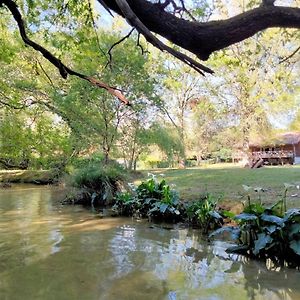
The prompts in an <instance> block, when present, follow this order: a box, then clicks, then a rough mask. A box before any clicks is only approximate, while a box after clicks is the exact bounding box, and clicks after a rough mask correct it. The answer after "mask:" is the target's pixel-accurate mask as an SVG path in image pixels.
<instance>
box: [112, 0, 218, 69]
mask: <svg viewBox="0 0 300 300" xmlns="http://www.w3.org/2000/svg"><path fill="white" fill-rule="evenodd" d="M116 3H117V5H118V7H119V8H120V10H121V12H122V14H123V16H124V17H125V18H126V20H127V21H128V22H129V23H130V24H131V25H132V26H133V27H135V28H136V29H137V30H138V32H140V33H142V34H143V35H144V37H145V38H146V40H147V41H148V42H149V43H151V44H152V45H154V46H155V47H157V48H158V49H160V50H161V51H167V52H169V53H170V54H172V55H173V56H175V57H176V58H178V59H179V60H181V61H182V62H184V63H185V64H187V65H189V66H190V67H192V68H193V69H195V70H196V71H197V72H199V73H200V74H202V75H204V73H203V72H202V71H204V72H207V73H210V74H212V73H213V71H212V70H211V69H209V68H207V67H205V66H203V65H202V64H200V63H199V62H197V61H196V60H194V59H192V58H191V57H189V56H187V55H185V54H184V53H181V52H179V51H177V50H175V49H173V48H171V47H169V46H167V45H165V44H164V43H163V42H161V41H160V40H159V39H158V38H156V37H155V36H154V35H153V34H152V33H151V31H150V30H149V29H148V28H147V27H146V26H145V25H144V24H143V23H142V22H141V21H140V19H139V18H138V17H137V16H136V15H135V13H134V12H133V11H132V9H131V7H130V6H129V5H128V3H127V1H126V0H116Z"/></svg>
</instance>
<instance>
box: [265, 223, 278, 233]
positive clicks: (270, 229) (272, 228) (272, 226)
mask: <svg viewBox="0 0 300 300" xmlns="http://www.w3.org/2000/svg"><path fill="white" fill-rule="evenodd" d="M277 228H280V227H278V226H276V225H270V226H266V227H264V230H265V231H267V233H269V234H272V233H274V232H275V231H276V229H277Z"/></svg>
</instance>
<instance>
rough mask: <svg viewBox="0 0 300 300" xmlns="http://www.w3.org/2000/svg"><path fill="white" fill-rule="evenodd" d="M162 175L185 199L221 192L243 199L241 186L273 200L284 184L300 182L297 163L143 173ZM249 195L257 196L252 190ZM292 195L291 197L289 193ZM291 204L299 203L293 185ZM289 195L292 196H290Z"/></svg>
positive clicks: (266, 199) (276, 198)
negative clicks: (257, 189) (262, 166)
mask: <svg viewBox="0 0 300 300" xmlns="http://www.w3.org/2000/svg"><path fill="white" fill-rule="evenodd" d="M148 172H149V173H153V174H156V175H158V176H159V174H161V173H163V174H165V176H164V178H165V179H166V180H167V182H168V183H170V184H172V183H173V184H175V185H176V187H175V189H177V190H178V191H179V192H180V197H181V198H182V199H185V200H193V199H197V197H199V195H201V194H203V193H207V192H208V193H212V194H213V195H216V196H218V195H221V196H222V198H223V199H225V200H234V201H236V200H243V199H245V196H246V192H245V191H244V189H243V187H242V185H243V184H244V185H248V186H253V187H262V188H264V189H265V192H263V193H262V196H261V197H262V200H263V202H265V203H273V202H275V201H276V200H278V199H279V198H280V197H281V195H282V194H283V191H284V183H290V184H292V183H293V184H300V166H299V165H298V166H280V167H278V166H276V167H275V166H274V167H264V168H261V169H247V168H241V167H240V166H237V165H233V164H217V165H208V166H205V167H200V168H189V169H178V170H176V169H159V170H150V171H146V172H144V174H145V176H147V173H148ZM251 194H252V198H253V199H257V197H258V195H257V193H255V192H252V193H251ZM292 195H293V196H292ZM288 196H289V197H288V198H289V203H290V206H299V205H300V190H297V189H296V188H293V189H291V190H290V191H289V193H288ZM291 196H292V197H291Z"/></svg>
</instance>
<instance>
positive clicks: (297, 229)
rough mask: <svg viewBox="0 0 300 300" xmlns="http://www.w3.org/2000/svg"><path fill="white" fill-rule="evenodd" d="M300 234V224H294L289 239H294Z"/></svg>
mask: <svg viewBox="0 0 300 300" xmlns="http://www.w3.org/2000/svg"><path fill="white" fill-rule="evenodd" d="M297 233H300V224H299V223H296V224H292V225H291V227H290V230H289V237H290V238H292V237H293V235H295V234H297Z"/></svg>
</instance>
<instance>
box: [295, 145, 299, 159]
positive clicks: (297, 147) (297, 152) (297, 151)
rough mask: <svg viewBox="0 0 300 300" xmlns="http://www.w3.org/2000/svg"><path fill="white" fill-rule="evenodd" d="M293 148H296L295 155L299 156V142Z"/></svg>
mask: <svg viewBox="0 0 300 300" xmlns="http://www.w3.org/2000/svg"><path fill="white" fill-rule="evenodd" d="M295 148H296V156H300V142H299V143H298V144H297V145H295Z"/></svg>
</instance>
